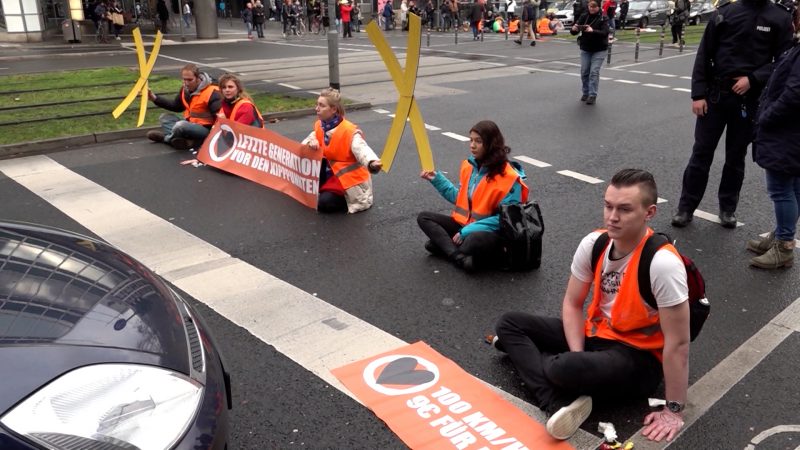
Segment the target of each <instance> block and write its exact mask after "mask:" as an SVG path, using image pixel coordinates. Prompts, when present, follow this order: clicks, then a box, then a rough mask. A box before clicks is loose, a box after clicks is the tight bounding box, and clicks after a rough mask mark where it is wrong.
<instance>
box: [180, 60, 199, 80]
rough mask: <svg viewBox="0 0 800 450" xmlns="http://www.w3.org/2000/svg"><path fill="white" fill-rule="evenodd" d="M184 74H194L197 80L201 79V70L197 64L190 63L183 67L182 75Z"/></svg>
mask: <svg viewBox="0 0 800 450" xmlns="http://www.w3.org/2000/svg"><path fill="white" fill-rule="evenodd" d="M183 72H192V73H193V74H194V77H195V78H200V68H199V67H197V65H195V64H191V63H190V64H187V65H185V66H183V68H182V69H181V73H183Z"/></svg>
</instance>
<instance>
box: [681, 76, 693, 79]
mask: <svg viewBox="0 0 800 450" xmlns="http://www.w3.org/2000/svg"><path fill="white" fill-rule="evenodd" d="M691 79H692V77H687V76H682V77H681V80H691Z"/></svg>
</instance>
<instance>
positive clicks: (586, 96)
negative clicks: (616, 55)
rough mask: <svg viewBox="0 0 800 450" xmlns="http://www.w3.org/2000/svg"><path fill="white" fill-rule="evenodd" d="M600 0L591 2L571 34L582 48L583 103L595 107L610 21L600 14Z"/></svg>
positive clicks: (576, 22)
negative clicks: (576, 36) (576, 38)
mask: <svg viewBox="0 0 800 450" xmlns="http://www.w3.org/2000/svg"><path fill="white" fill-rule="evenodd" d="M598 2H599V0H589V3H588V6H587V8H588V10H587V12H585V13H583V14H582V15H581V16H580V17H579V18H577V19H576V20H575V24H574V25H572V29H571V30H570V34H572V35H573V36H574V35H576V34H580V36H578V45H579V46H580V48H581V85H582V89H583V91H582V95H581V101H582V102H586V104H587V105H594V104H595V102H596V101H597V90H598V88H599V86H600V68H602V67H603V61H604V60H605V58H606V52H607V50H608V19H607V18H606V17H605V16H603V14H602V13H601V12H600V3H598Z"/></svg>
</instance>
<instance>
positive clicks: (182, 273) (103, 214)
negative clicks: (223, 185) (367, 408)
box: [0, 156, 599, 450]
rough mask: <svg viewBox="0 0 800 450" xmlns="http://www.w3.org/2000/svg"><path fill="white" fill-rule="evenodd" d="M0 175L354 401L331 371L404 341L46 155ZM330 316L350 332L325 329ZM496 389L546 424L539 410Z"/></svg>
mask: <svg viewBox="0 0 800 450" xmlns="http://www.w3.org/2000/svg"><path fill="white" fill-rule="evenodd" d="M0 172H3V173H4V174H5V175H6V176H7V177H9V178H11V179H12V180H14V181H16V182H17V183H19V184H21V185H22V186H24V187H25V188H27V189H29V190H30V191H31V192H33V193H34V194H36V195H38V196H39V197H41V198H42V199H44V200H45V201H47V202H48V203H50V204H52V205H53V206H54V207H55V208H57V209H59V210H60V211H61V212H63V213H64V214H66V215H67V216H69V217H70V218H72V219H73V220H75V221H76V222H78V223H80V224H81V225H82V226H84V227H85V228H87V229H88V230H90V231H92V233H95V234H96V235H98V236H100V237H101V238H102V239H104V240H106V241H108V242H110V243H111V244H112V245H115V246H116V247H118V248H120V249H121V250H122V251H124V252H126V253H128V254H130V255H131V256H133V257H134V258H136V259H138V260H139V261H141V262H142V263H143V264H145V265H146V266H148V267H149V268H150V269H152V270H154V271H155V272H156V273H158V274H159V275H161V276H162V277H163V278H164V279H166V280H167V281H169V282H171V283H173V284H175V285H176V286H178V287H179V288H180V289H182V290H183V291H185V292H186V293H187V294H189V295H191V296H192V297H194V298H196V299H197V300H199V301H201V302H203V303H205V304H206V305H208V306H209V307H211V308H212V309H214V310H215V311H217V312H218V313H219V314H221V315H223V316H224V317H226V318H227V319H228V320H230V321H232V322H233V323H235V324H237V325H238V326H241V327H243V328H244V329H246V330H247V331H248V332H250V333H251V334H253V335H254V336H256V337H258V338H259V339H261V340H262V341H264V342H266V343H267V344H269V345H272V346H273V347H275V349H276V350H278V351H279V352H281V353H283V354H284V355H286V356H287V357H288V358H290V359H292V360H293V361H295V362H297V363H298V364H300V365H301V366H303V367H305V368H306V369H308V370H309V371H311V372H313V373H314V374H315V375H317V376H318V377H320V378H321V379H322V380H324V381H325V382H326V383H329V384H330V385H332V386H334V387H336V388H337V389H339V390H340V391H342V392H343V393H345V394H347V395H349V396H351V397H353V394H352V393H350V391H348V390H347V389H346V388H345V387H344V386H343V385H342V384H341V383H339V380H337V379H336V378H335V377H334V376H333V375H332V374H331V373H330V371H331V369H334V368H336V367H340V366H343V365H345V364H348V363H350V362H354V361H357V360H360V359H363V358H367V357H370V356H374V355H377V354H379V353H383V352H386V351H389V350H392V349H394V348H397V347H399V346H402V345H404V344H406V342H404V341H402V340H401V339H398V338H397V337H395V336H393V335H392V334H390V333H387V332H385V331H383V330H381V329H379V328H377V327H375V326H373V325H370V324H369V323H367V322H364V321H363V320H361V319H359V318H357V317H355V316H353V315H351V314H348V313H347V312H345V311H342V310H340V309H338V308H336V307H335V306H333V305H331V304H329V303H327V302H325V301H323V300H321V299H319V298H317V297H315V296H313V295H311V294H309V293H307V292H305V291H303V290H302V289H299V288H297V287H295V286H292V285H291V284H289V283H287V282H285V281H283V280H280V279H278V278H275V277H274V276H272V275H270V274H269V273H267V272H264V271H262V270H260V269H258V268H257V267H254V266H252V265H250V264H248V263H246V262H244V261H242V260H240V259H237V258H233V257H232V256H231V255H229V254H227V253H225V252H224V251H222V250H221V249H219V248H217V247H215V246H213V245H211V244H209V243H207V242H205V241H203V240H202V239H200V238H198V237H196V236H194V235H192V234H190V233H188V232H186V231H184V230H182V229H180V228H178V227H177V226H175V225H173V224H172V223H170V222H168V221H166V220H164V219H162V218H160V217H158V216H156V215H154V214H152V213H150V212H149V211H147V210H145V209H143V208H141V207H139V206H137V205H135V204H133V203H131V202H129V201H128V200H126V199H124V198H122V197H120V196H119V195H117V194H115V193H113V192H111V191H109V190H107V189H105V188H104V187H102V186H100V185H98V184H96V183H94V182H93V181H91V180H89V179H87V178H84V177H83V176H81V175H79V174H77V173H75V172H73V171H71V170H69V169H67V168H66V167H64V166H62V165H61V164H58V163H57V162H55V161H53V160H52V159H50V158H48V157H46V156H32V157H27V158H18V159H11V160H5V161H0ZM86 205H92V207H91V208H87V207H86ZM331 319H335V320H336V321H337V322H341V323H343V324H345V325H346V327H344V328H341V327H337V329H334V328H333V327H330V326H328V325H326V324H325V321H330V320H331ZM321 342H324V343H325V345H319V344H320V343H321ZM489 386H490V387H493V386H491V385H489ZM493 388H494V387H493ZM494 389H495V390H496V391H497V393H498V394H499V395H501V396H503V397H504V398H505V399H506V400H508V401H510V402H511V403H512V404H514V405H515V406H517V407H518V408H520V409H521V410H522V411H524V412H525V413H526V414H528V415H530V416H531V417H534V418H535V419H536V420H538V421H539V422H542V423H544V421H545V419H546V417H545V415H544V413H542V412H541V411H540V410H539V409H538V408H535V407H534V406H533V405H531V404H529V403H527V402H524V401H522V400H520V399H518V398H516V397H514V396H512V395H511V394H508V393H507V392H505V391H503V390H501V389H498V388H494ZM570 442H571V443H572V444H573V445H575V446H580V448H585V449H587V450H588V449H591V448H595V447H596V446H597V445H598V444H599V442H598V438H596V437H595V436H593V435H591V434H589V433H586V432H584V431H581V430H579V433H578V436H576V437H573V438H572V439H571V440H570Z"/></svg>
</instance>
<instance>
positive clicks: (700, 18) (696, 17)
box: [689, 1, 717, 25]
mask: <svg viewBox="0 0 800 450" xmlns="http://www.w3.org/2000/svg"><path fill="white" fill-rule="evenodd" d="M716 10H717V8H715V7H714V2H700V1H698V2H694V3H692V6H691V8H690V9H689V25H697V24H700V23H705V22H708V21H709V20H711V16H712V15H714V12H716Z"/></svg>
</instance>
